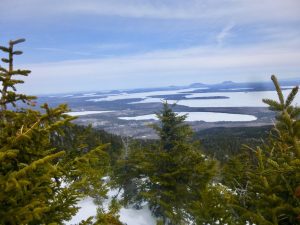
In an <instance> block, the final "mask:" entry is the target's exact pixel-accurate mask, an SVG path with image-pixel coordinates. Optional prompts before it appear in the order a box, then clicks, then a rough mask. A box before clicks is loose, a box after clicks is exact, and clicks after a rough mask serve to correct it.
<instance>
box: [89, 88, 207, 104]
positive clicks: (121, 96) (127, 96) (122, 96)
mask: <svg viewBox="0 0 300 225" xmlns="http://www.w3.org/2000/svg"><path fill="white" fill-rule="evenodd" d="M199 89H207V88H187V89H179V90H166V91H147V92H139V93H126V92H124V93H122V94H119V95H112V96H106V97H104V98H92V99H88V100H86V101H91V102H101V101H114V100H124V99H133V98H147V97H148V96H152V95H173V94H181V93H182V92H187V91H194V90H199Z"/></svg>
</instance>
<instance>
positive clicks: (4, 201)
mask: <svg viewBox="0 0 300 225" xmlns="http://www.w3.org/2000/svg"><path fill="white" fill-rule="evenodd" d="M24 41H25V40H24V39H19V40H16V41H10V42H9V47H2V46H1V47H0V49H1V50H2V51H3V52H4V53H6V54H8V58H3V59H2V62H4V63H7V64H8V68H4V67H0V82H1V98H0V117H1V120H0V190H1V191H0V224H62V222H63V221H67V220H69V219H71V217H72V216H73V215H74V214H75V213H76V212H77V210H78V207H77V206H76V203H77V201H78V200H79V199H80V198H81V197H83V196H84V195H87V194H92V195H93V196H102V195H104V194H105V192H106V190H105V186H104V184H103V182H102V180H101V178H102V177H103V176H104V175H106V173H107V168H108V155H107V154H106V153H105V152H104V151H103V149H104V148H105V146H103V145H102V146H98V147H97V148H95V149H92V150H90V151H88V152H82V151H81V152H80V153H78V154H75V155H73V157H68V158H66V155H68V154H66V152H65V151H60V150H58V149H55V148H53V147H52V143H51V137H53V136H59V135H63V130H62V129H61V128H62V127H66V126H68V125H69V124H70V121H71V120H72V119H73V118H72V117H70V116H67V115H66V114H65V112H67V111H68V109H67V106H66V105H61V106H59V107H57V108H54V109H52V108H49V107H48V105H47V104H44V105H43V106H42V109H41V111H43V112H40V111H38V110H34V109H30V108H26V109H24V108H20V107H18V102H19V101H22V102H24V103H27V104H29V105H33V100H34V99H35V97H33V96H27V95H23V94H18V93H17V92H16V87H15V86H16V85H17V84H21V83H23V81H22V80H18V79H16V78H15V77H16V76H18V75H23V76H27V75H28V74H29V73H30V71H29V70H19V69H15V68H14V64H13V59H14V56H15V55H20V54H22V52H21V51H16V50H14V46H15V45H16V44H19V43H21V42H24ZM10 107H12V108H11V109H10Z"/></svg>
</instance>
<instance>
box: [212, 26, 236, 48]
mask: <svg viewBox="0 0 300 225" xmlns="http://www.w3.org/2000/svg"><path fill="white" fill-rule="evenodd" d="M233 27H234V24H233V23H230V24H228V25H227V26H225V27H224V28H223V29H222V31H221V32H220V33H219V34H218V35H217V37H216V40H217V43H218V45H222V44H223V42H224V40H225V39H226V38H227V37H229V36H230V33H231V31H232V29H233Z"/></svg>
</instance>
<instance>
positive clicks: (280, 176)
mask: <svg viewBox="0 0 300 225" xmlns="http://www.w3.org/2000/svg"><path fill="white" fill-rule="evenodd" d="M272 81H273V83H274V85H275V87H276V91H277V94H278V99H279V101H278V102H277V101H274V100H271V99H264V100H263V101H264V102H265V103H266V104H268V105H269V107H270V109H271V110H274V111H275V112H277V116H276V124H275V126H274V129H273V132H272V133H271V136H270V140H269V142H267V143H265V144H264V145H263V146H261V147H257V148H256V149H252V153H251V154H250V155H252V157H248V159H247V158H244V159H245V161H244V164H247V166H243V167H239V170H240V169H241V168H242V171H241V174H240V175H239V176H235V178H236V183H238V184H240V186H242V187H243V191H241V189H236V188H234V186H232V184H230V183H228V185H231V188H232V189H233V190H235V191H236V193H237V195H236V196H237V199H236V202H235V203H234V204H232V207H233V209H234V210H235V212H236V215H238V217H239V220H240V221H241V223H243V224H245V223H246V222H250V223H254V224H263V225H265V224H266V225H269V224H270V225H273V224H274V225H289V224H290V225H292V224H293V225H295V224H300V195H299V189H300V188H299V187H300V154H299V147H300V146H299V137H300V121H299V116H300V109H299V107H297V106H293V105H292V103H293V100H294V98H295V96H296V94H297V92H298V87H295V88H293V89H292V91H291V92H290V94H289V95H288V96H287V98H286V99H285V98H284V96H283V93H282V91H281V88H280V85H279V83H278V81H277V79H276V77H275V76H272ZM236 165H237V164H236ZM238 165H242V164H241V163H238ZM231 170H232V171H234V168H231ZM231 175H234V174H232V173H231ZM227 176H228V174H227ZM229 176H230V175H229Z"/></svg>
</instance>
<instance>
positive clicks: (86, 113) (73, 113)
mask: <svg viewBox="0 0 300 225" xmlns="http://www.w3.org/2000/svg"><path fill="white" fill-rule="evenodd" d="M109 112H113V111H80V112H67V113H66V114H67V115H69V116H85V115H91V114H99V113H109Z"/></svg>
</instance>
